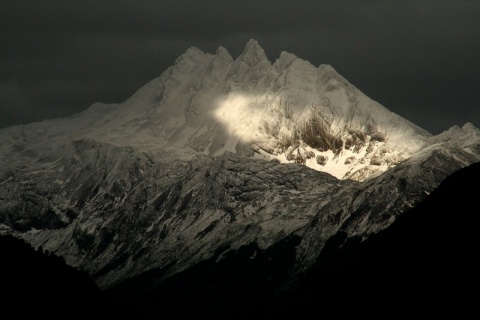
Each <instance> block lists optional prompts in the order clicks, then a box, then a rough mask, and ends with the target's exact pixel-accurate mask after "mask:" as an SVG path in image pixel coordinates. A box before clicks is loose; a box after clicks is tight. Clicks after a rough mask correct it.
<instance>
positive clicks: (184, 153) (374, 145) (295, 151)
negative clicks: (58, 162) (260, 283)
mask: <svg viewBox="0 0 480 320" xmlns="http://www.w3.org/2000/svg"><path fill="white" fill-rule="evenodd" d="M0 137H1V139H2V141H5V145H4V146H3V148H2V149H3V153H17V154H18V152H20V153H25V152H27V151H28V152H30V151H33V152H37V150H36V148H35V145H40V144H42V145H43V144H44V143H43V139H45V138H47V139H48V140H49V141H50V143H52V141H56V143H57V144H63V143H64V139H65V138H68V139H94V140H97V141H101V142H106V143H110V144H113V145H117V146H134V147H135V148H137V149H139V150H142V151H144V152H147V153H149V154H150V155H152V157H153V158H155V159H159V158H164V157H172V156H173V157H175V158H179V159H183V160H189V159H191V158H192V157H193V156H195V155H199V154H206V155H220V154H222V153H223V152H225V151H230V152H233V153H237V154H240V155H247V156H252V157H257V158H267V159H277V160H279V161H280V162H282V163H288V162H300V163H304V164H305V165H307V166H308V167H311V168H313V169H316V170H319V171H324V172H328V173H330V174H332V175H334V176H335V177H337V178H340V179H345V178H351V179H355V180H360V181H361V180H365V179H367V178H368V177H370V176H372V175H376V174H379V173H381V172H384V171H385V170H387V169H388V168H391V167H393V166H395V165H396V164H398V163H399V162H401V161H403V160H404V159H406V158H408V157H409V156H410V155H411V154H412V153H413V152H415V151H417V150H419V149H420V148H421V146H422V145H423V143H424V142H425V140H426V139H427V138H428V137H430V134H429V133H428V132H426V131H425V130H423V129H421V128H419V127H418V126H416V125H414V124H412V123H411V122H409V121H407V120H405V119H403V118H401V117H400V116H398V115H396V114H394V113H392V112H390V111H389V110H387V109H386V108H385V107H383V106H382V105H380V104H379V103H377V102H375V101H373V100H371V99H369V98H368V97H367V96H365V95H364V94H363V93H362V92H361V91H360V90H358V89H357V88H356V87H355V86H353V85H352V84H350V83H349V82H348V81H347V80H346V79H345V78H343V77H342V76H341V75H339V74H338V73H337V72H336V71H335V70H334V69H333V68H332V67H331V66H329V65H320V66H319V67H318V68H316V67H314V66H313V65H311V64H310V63H309V62H308V61H304V60H302V59H299V58H297V57H296V56H295V55H293V54H290V53H287V52H282V53H281V54H280V57H279V58H278V59H277V60H276V61H275V62H274V63H273V64H272V63H271V62H269V61H268V59H267V56H266V55H265V52H264V50H263V49H262V48H261V47H260V46H259V44H258V42H257V41H255V40H250V41H249V42H248V43H247V45H246V47H245V49H244V51H243V52H242V54H240V56H239V57H237V58H236V59H235V60H234V59H233V58H232V57H231V56H230V54H229V53H228V52H227V51H226V50H225V49H224V48H222V47H220V48H219V49H218V50H217V52H216V53H215V54H206V53H203V52H202V51H201V50H199V49H197V48H194V47H192V48H190V49H188V50H187V51H186V52H185V53H184V54H182V55H181V56H180V57H179V58H178V59H177V60H176V61H175V64H174V66H172V67H170V68H168V69H167V70H166V71H165V72H163V73H162V75H161V76H160V77H158V78H156V79H154V80H152V81H150V82H149V83H148V84H146V85H145V86H143V87H142V88H141V89H139V90H138V91H137V92H136V93H135V94H134V95H133V96H132V97H131V98H129V99H128V100H127V101H125V102H123V103H121V104H119V105H116V104H110V105H105V104H101V103H96V104H94V105H92V106H91V107H90V108H89V109H88V110H86V111H85V112H82V113H80V114H77V115H75V116H72V117H70V118H67V119H65V118H64V119H54V120H49V121H44V122H41V123H36V124H32V125H29V126H18V127H12V128H9V129H6V130H2V131H0ZM24 139H26V140H27V141H28V142H27V144H25V142H26V141H24ZM32 144H33V145H32ZM32 149H33V150H32Z"/></svg>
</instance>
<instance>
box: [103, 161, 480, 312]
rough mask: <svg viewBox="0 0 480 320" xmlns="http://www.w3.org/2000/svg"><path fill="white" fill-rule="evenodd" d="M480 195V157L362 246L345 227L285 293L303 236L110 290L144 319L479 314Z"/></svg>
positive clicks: (155, 274)
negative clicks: (165, 277) (479, 229)
mask: <svg viewBox="0 0 480 320" xmlns="http://www.w3.org/2000/svg"><path fill="white" fill-rule="evenodd" d="M478 195H480V163H476V164H474V165H471V166H469V167H467V168H464V169H461V170H459V171H458V172H456V173H454V174H453V175H451V176H450V177H448V178H447V179H446V180H445V181H444V182H443V183H442V184H441V185H440V187H439V188H438V189H436V190H435V191H434V192H432V193H431V194H430V195H429V196H428V197H427V198H426V199H425V200H424V201H423V202H422V203H421V204H419V205H418V206H417V207H415V208H413V209H411V210H409V211H408V212H406V213H404V214H403V215H401V216H400V217H399V218H398V219H397V221H395V222H394V223H393V224H392V225H391V226H390V227H389V228H387V229H385V230H384V231H382V232H379V233H378V234H376V235H374V236H372V237H371V238H369V239H367V240H365V241H363V242H362V241H360V239H355V238H353V239H348V240H347V238H346V235H345V234H343V233H341V232H340V233H338V234H337V235H336V236H334V237H333V238H331V239H330V240H329V241H328V243H327V244H326V246H325V248H324V250H323V251H322V253H321V255H320V256H319V258H318V259H317V261H316V264H315V265H314V267H313V268H312V269H310V270H309V271H308V272H307V273H306V274H304V275H303V277H302V278H301V279H299V281H298V284H297V285H296V286H294V287H293V288H292V289H290V290H287V291H283V290H281V289H282V287H281V286H282V281H283V279H284V277H285V276H286V275H287V274H288V271H289V268H291V267H292V266H293V263H294V261H295V247H296V245H297V244H298V240H299V239H297V238H290V239H289V240H288V241H285V242H283V243H279V244H277V245H275V246H274V247H272V248H270V249H268V250H266V251H262V250H259V248H258V247H257V246H255V245H254V244H252V245H251V246H245V247H242V248H240V249H239V250H238V251H237V252H236V253H235V254H229V255H227V256H224V257H222V259H218V257H219V255H217V257H215V258H212V259H210V260H207V261H204V262H201V263H199V264H197V265H196V266H194V267H193V268H191V269H188V270H186V271H184V272H182V273H180V274H177V275H176V276H174V277H172V278H170V279H168V280H167V281H165V282H163V283H162V282H161V283H157V284H156V285H152V284H154V283H155V279H158V277H159V276H161V272H162V271H161V270H157V271H151V272H149V273H146V274H144V275H143V276H140V277H136V278H133V279H130V280H128V281H126V282H124V283H123V284H122V285H119V286H117V287H115V288H112V289H111V290H108V291H107V292H105V294H106V295H107V296H108V297H109V298H110V299H111V300H112V302H113V304H115V305H122V306H125V305H126V306H128V307H129V311H130V312H132V316H134V317H135V318H139V319H140V318H141V319H193V318H208V319H262V320H263V319H279V318H296V319H307V318H311V316H312V315H313V316H314V318H323V317H326V316H332V315H334V316H338V317H341V316H369V317H372V318H382V317H390V316H406V317H410V316H414V315H417V316H432V317H436V316H440V315H442V316H443V315H446V316H455V317H463V316H466V315H469V314H471V313H474V314H476V312H477V310H476V299H477V296H476V293H475V290H476V288H477V286H478V284H479V278H478V270H479V263H478V262H477V258H476V252H477V251H478V249H477V248H478V242H479V241H478V238H477V237H476V234H477V231H476V229H477V226H478V223H477V222H478V213H479V206H478V204H477V197H478ZM219 254H220V253H219ZM255 254H256V255H255ZM278 289H280V290H278ZM279 292H281V293H279Z"/></svg>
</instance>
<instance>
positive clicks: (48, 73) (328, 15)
mask: <svg viewBox="0 0 480 320" xmlns="http://www.w3.org/2000/svg"><path fill="white" fill-rule="evenodd" d="M251 38H253V39H256V40H258V42H259V44H260V45H261V46H262V47H263V48H264V49H265V52H266V54H267V56H268V58H269V60H270V61H271V62H274V61H275V60H276V59H277V58H278V56H279V55H280V52H281V51H288V52H291V53H294V54H295V55H296V56H298V57H299V58H302V59H304V60H308V61H310V62H311V63H312V64H313V65H315V66H318V65H320V64H330V65H332V66H333V67H334V68H335V69H336V70H337V71H338V72H339V73H340V74H342V75H343V76H344V77H345V78H346V79H348V80H349V81H350V82H351V83H352V84H354V85H355V86H357V87H358V88H359V89H360V90H361V91H363V92H364V93H365V94H366V95H367V96H369V97H370V98H372V99H374V100H376V101H378V102H380V103H381V104H382V105H384V106H385V107H387V108H388V109H390V110H391V111H393V112H395V113H397V114H399V115H400V116H402V117H404V118H407V119H409V120H410V121H412V122H414V123H415V124H417V125H419V126H421V127H423V128H424V129H426V130H428V131H430V132H431V133H433V134H436V133H440V132H441V131H443V130H445V129H448V128H449V127H451V126H453V125H455V124H457V125H460V126H462V125H463V124H465V123H466V122H472V123H473V124H474V125H475V126H477V127H480V1H461V0H452V1H441V0H439V1H433V0H432V1H413V0H411V1H409V0H402V1H367V0H355V1H345V0H344V1H338V0H336V1H319V0H317V1H303V0H293V1H287V0H284V1H282V0H277V1H270V0H266V1H264V0H256V1H250V0H241V1H229V0H221V1H213V0H206V1H202V0H191V1H187V0H173V1H169V0H164V1H138V0H137V1H122V0H105V1H101V0H97V1H88V0H61V1H48V0H33V1H27V0H13V1H10V0H2V2H1V4H0V128H2V127H6V126H10V125H15V124H26V123H30V122H33V121H39V120H43V119H47V118H56V117H61V116H66V115H70V114H74V113H77V112H79V111H83V110H85V109H86V108H87V107H88V106H90V105H91V104H92V103H94V102H97V101H98V102H105V103H112V102H122V101H124V100H125V99H127V98H128V97H129V96H131V95H132V94H133V93H134V92H135V91H136V90H137V89H139V88H140V87H141V86H142V85H144V84H145V83H147V82H148V81H150V80H152V79H153V78H156V77H158V76H159V75H160V74H161V73H162V72H163V71H164V70H165V69H166V68H167V67H169V66H171V65H173V63H174V61H175V59H176V58H177V57H178V56H179V55H181V54H182V53H183V52H185V51H186V50H187V49H188V48H189V47H191V46H196V47H198V48H200V49H201V50H203V51H204V52H208V53H215V50H216V49H217V48H218V46H220V45H221V46H223V47H225V48H226V49H227V50H228V51H229V52H230V54H231V55H232V56H233V57H234V58H236V57H237V56H238V55H239V54H240V53H241V51H242V50H243V48H244V46H245V44H246V43H247V41H248V40H249V39H251Z"/></svg>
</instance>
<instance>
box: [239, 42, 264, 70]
mask: <svg viewBox="0 0 480 320" xmlns="http://www.w3.org/2000/svg"><path fill="white" fill-rule="evenodd" d="M237 61H242V62H244V63H246V64H247V65H248V66H250V67H253V66H255V65H266V64H268V65H270V61H268V58H267V55H266V54H265V51H264V50H263V48H262V47H261V46H260V45H259V44H258V41H257V40H254V39H250V40H249V41H248V42H247V44H246V46H245V49H244V50H243V52H242V53H241V54H240V56H239V57H238V58H237Z"/></svg>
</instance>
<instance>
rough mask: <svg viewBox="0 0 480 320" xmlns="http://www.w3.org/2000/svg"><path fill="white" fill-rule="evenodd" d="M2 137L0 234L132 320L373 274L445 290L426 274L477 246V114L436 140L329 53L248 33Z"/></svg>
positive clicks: (298, 306)
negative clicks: (141, 82)
mask: <svg viewBox="0 0 480 320" xmlns="http://www.w3.org/2000/svg"><path fill="white" fill-rule="evenodd" d="M0 139H1V141H2V144H0V157H1V159H2V166H1V167H0V235H4V236H13V237H15V238H19V239H22V240H23V241H25V242H26V243H28V244H30V245H31V246H33V247H34V248H37V249H38V250H42V251H44V252H45V251H48V252H50V253H51V254H54V255H55V256H57V257H61V259H63V261H64V262H66V263H67V264H68V265H69V266H70V267H72V268H75V269H78V270H82V272H85V273H86V274H88V275H89V276H90V277H91V279H93V280H94V281H95V284H96V285H97V286H98V287H99V288H100V289H101V292H102V295H104V296H105V298H106V300H101V299H100V300H95V301H104V302H105V301H108V308H110V307H112V308H116V310H115V311H116V312H119V313H118V314H129V313H131V315H132V317H136V318H162V319H169V318H171V319H174V318H175V319H181V318H185V319H187V318H191V317H192V316H193V315H203V316H205V317H207V316H208V317H210V318H224V317H225V315H226V314H228V315H229V316H228V318H230V319H235V317H236V318H238V319H243V318H245V319H252V317H253V316H254V315H255V316H257V315H258V316H259V317H261V316H263V318H265V317H267V318H268V316H269V315H270V316H271V315H273V314H278V315H280V314H289V313H291V315H294V314H296V313H295V312H294V310H296V312H300V311H298V310H304V311H305V310H309V308H311V306H312V305H314V304H317V303H320V304H321V307H322V308H323V310H324V312H334V311H335V310H334V309H335V308H336V307H340V306H339V305H338V303H339V302H340V301H345V302H346V303H351V305H353V304H354V303H355V302H358V303H359V302H362V303H365V304H366V303H368V302H369V301H367V299H366V298H365V295H364V292H365V291H364V290H366V289H365V288H366V287H371V286H374V287H375V288H379V291H376V293H375V295H374V297H373V298H372V299H375V300H378V301H382V303H387V301H385V300H384V299H383V298H384V297H385V296H384V295H382V293H381V292H387V293H388V295H389V296H390V295H391V296H392V297H393V298H392V299H393V300H392V301H397V299H401V297H399V296H398V292H394V291H395V290H393V289H392V288H398V287H402V286H403V287H402V288H406V287H405V286H406V285H407V284H408V285H409V286H412V288H418V289H419V290H423V291H421V292H425V294H435V296H436V298H438V299H440V296H439V295H436V293H435V292H443V293H445V295H446V296H447V297H449V295H448V292H447V291H445V290H444V291H441V290H437V291H435V292H433V291H430V290H431V289H432V288H437V289H438V286H437V284H436V283H434V282H435V281H434V279H433V278H429V277H428V276H427V274H428V270H430V268H434V267H435V266H434V265H433V264H432V263H433V262H435V263H438V268H440V269H439V270H443V272H444V274H449V272H448V271H447V270H445V269H441V268H443V267H444V266H446V265H447V263H445V261H439V260H440V259H441V258H440V256H442V254H447V253H446V252H441V250H440V248H448V255H451V256H450V257H451V261H454V260H455V261H458V264H455V268H457V267H458V268H463V267H465V268H467V269H468V268H469V267H467V266H465V265H464V264H465V263H466V262H468V261H470V260H468V261H466V260H465V259H470V257H469V256H468V255H469V252H470V251H469V250H470V249H468V250H467V249H465V250H463V249H461V250H457V247H462V248H463V246H466V244H465V243H467V242H468V241H471V243H468V246H471V245H474V244H476V241H475V239H473V238H468V239H466V238H464V237H463V235H464V236H470V235H471V234H473V231H472V230H470V229H468V228H469V227H471V226H472V225H473V224H471V223H470V222H468V221H471V220H469V219H474V217H473V216H472V215H474V214H473V213H472V211H469V209H468V208H469V207H468V206H467V205H466V204H468V203H471V202H469V201H470V200H471V199H473V195H474V194H475V192H478V183H477V182H478V165H477V163H478V162H480V130H479V129H478V128H476V127H474V126H473V125H472V124H471V123H467V124H464V125H463V126H462V127H459V126H454V127H452V128H450V129H448V130H446V131H445V132H443V133H441V134H439V135H436V136H432V135H431V134H429V133H428V132H426V131H425V130H423V129H421V128H419V127H418V126H416V125H414V124H413V123H411V122H409V121H408V120H406V119H403V118H401V117H400V116H398V115H396V114H394V113H392V112H390V111H389V110H388V109H386V108H385V107H384V106H382V105H380V104H379V103H377V102H375V101H373V100H371V99H370V98H368V97H367V96H365V95H364V94H363V93H362V92H360V90H358V89H357V88H356V87H355V86H353V85H352V84H350V83H349V82H348V81H347V80H346V79H344V78H343V77H342V76H341V75H339V74H338V73H337V72H336V71H335V70H334V69H333V68H332V67H331V66H328V65H320V66H319V67H318V68H317V67H314V66H312V65H311V64H310V63H309V62H308V61H304V60H301V59H299V58H298V57H296V56H295V55H293V54H290V53H286V52H282V53H281V54H280V57H279V58H278V59H277V60H276V61H275V62H273V63H271V62H270V61H268V59H267V57H266V55H265V52H264V51H263V49H262V48H261V47H260V46H259V44H258V43H257V42H256V41H255V40H250V41H249V42H248V43H247V45H246V47H245V50H244V51H243V52H242V53H241V54H240V55H239V56H238V57H237V58H236V59H233V58H232V57H231V56H230V54H229V53H228V52H227V51H226V50H225V49H224V48H222V47H220V48H219V49H218V50H217V52H216V53H215V54H207V53H204V52H202V51H201V50H199V49H197V48H190V49H188V50H187V51H186V52H185V53H184V54H183V55H181V56H180V57H179V58H178V59H177V60H176V61H175V64H174V65H173V66H172V67H170V68H168V69H167V70H165V71H164V72H163V73H162V74H161V75H160V76H159V77H158V78H156V79H153V80H152V81H151V82H149V83H148V84H146V85H145V86H144V87H142V88H140V89H139V90H138V91H137V92H136V93H135V94H134V95H133V96H132V97H131V98H129V99H127V100H126V101H125V102H123V103H120V104H109V105H108V104H101V103H96V104H94V105H92V106H91V107H90V108H88V109H87V110H85V111H84V112H81V113H79V114H76V115H73V116H70V117H66V118H59V119H52V120H46V121H43V122H38V123H32V124H29V125H25V126H14V127H9V128H5V129H2V130H0ZM452 174H453V175H452ZM465 179H466V180H465ZM439 186H440V187H439ZM475 188H476V189H475ZM442 190H443V191H442ZM445 190H447V191H445ZM451 190H453V191H451ZM461 190H463V191H461ZM440 195H441V196H440ZM442 201H444V202H442ZM438 203H441V204H440V205H439V204H438ZM457 205H458V206H457ZM447 226H455V228H454V230H448V229H447ZM462 228H467V229H468V231H467V232H466V233H465V234H463V233H461V232H460V231H459V230H462ZM467 229H465V230H467ZM457 232H459V233H457ZM459 239H463V240H461V243H459V242H458V241H460V240H459ZM467 240H468V241H467ZM417 244H418V247H417ZM465 248H467V247H465ZM468 248H471V249H472V248H473V247H468ZM419 250H420V251H419ZM446 250H447V249H446ZM472 250H473V249H472ZM425 252H429V254H424V253H425ZM412 261H416V262H412ZM451 261H449V262H451ZM440 265H441V267H440ZM417 266H418V268H417ZM435 268H436V267H435ZM472 270H473V269H468V270H467V271H468V272H470V271H472ZM459 272H460V271H458V273H459ZM458 273H457V271H455V272H454V274H455V275H458ZM462 277H463V276H462ZM472 277H473V275H472ZM422 279H424V280H425V281H423V280H422ZM462 279H463V280H465V281H466V278H465V279H464V278H462ZM417 280H418V282H417ZM445 281H446V282H443V283H445V284H446V288H449V287H452V286H453V285H454V284H453V282H452V281H453V280H449V279H445ZM390 284H391V286H390ZM456 289H459V288H456ZM402 292H403V291H402ZM419 292H420V291H415V290H414V289H413V291H411V292H410V293H411V297H415V299H417V302H418V301H421V297H420V295H419ZM316 297H318V300H317V299H316ZM336 297H339V298H338V300H337V299H335V298H336ZM340 297H341V298H340ZM354 297H355V299H354ZM457 301H458V300H457ZM465 301H467V300H465ZM468 301H469V300H468ZM417 302H416V303H417ZM95 303H96V302H95ZM105 303H106V302H105ZM110 303H111V304H110ZM115 305H116V306H117V307H114V306H115ZM417 305H418V304H417ZM120 306H121V307H120ZM289 306H292V308H294V309H289ZM357 306H358V308H360V307H361V305H360V304H357ZM396 306H397V305H396V304H392V307H396ZM108 308H107V309H108ZM107 312H108V311H107ZM300 313H301V312H300ZM300 313H297V314H300Z"/></svg>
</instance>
